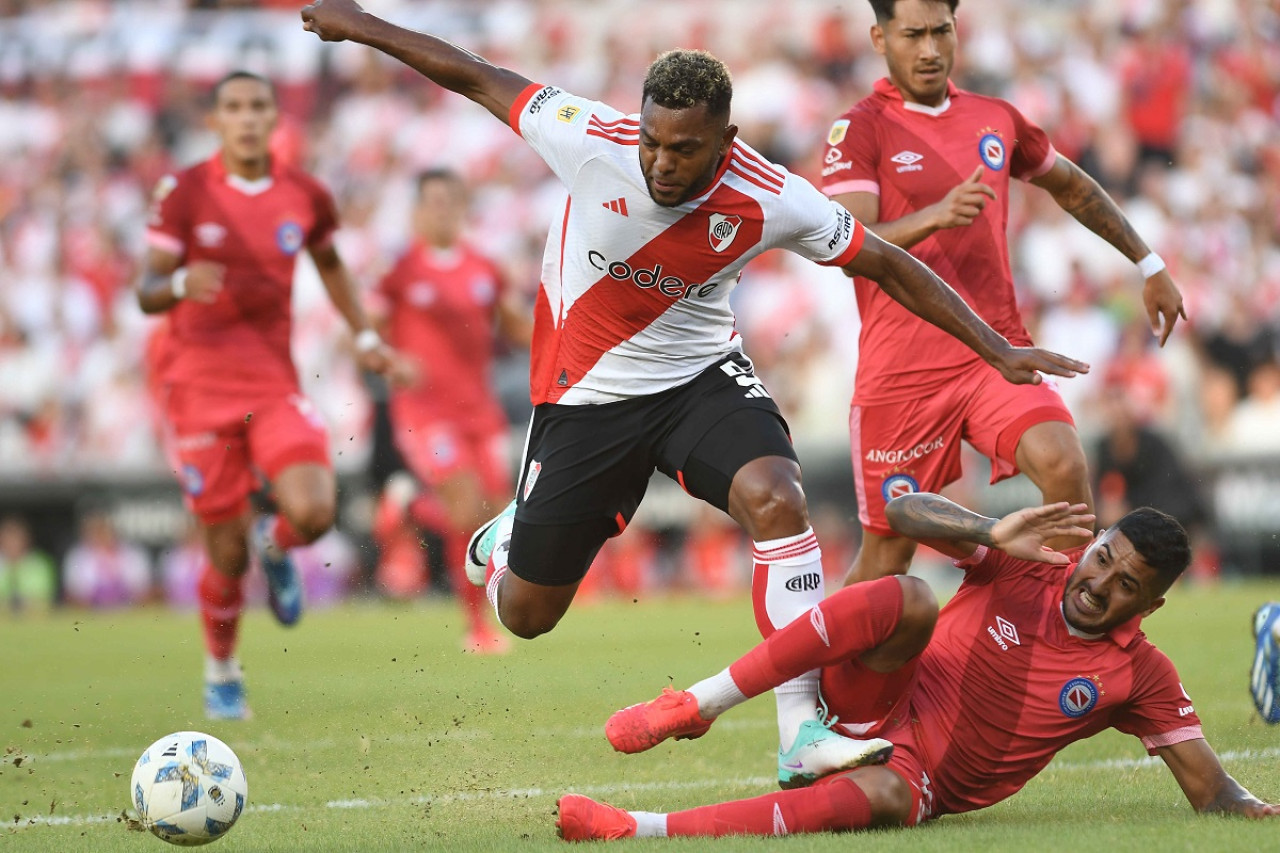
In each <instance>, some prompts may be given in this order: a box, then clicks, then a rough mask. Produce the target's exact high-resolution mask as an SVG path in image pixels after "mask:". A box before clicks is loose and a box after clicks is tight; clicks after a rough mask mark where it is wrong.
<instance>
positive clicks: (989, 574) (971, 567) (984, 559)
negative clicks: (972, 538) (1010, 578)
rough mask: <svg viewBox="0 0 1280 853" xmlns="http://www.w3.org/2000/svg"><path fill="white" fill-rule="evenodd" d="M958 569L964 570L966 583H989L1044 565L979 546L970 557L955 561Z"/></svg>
mask: <svg viewBox="0 0 1280 853" xmlns="http://www.w3.org/2000/svg"><path fill="white" fill-rule="evenodd" d="M952 563H953V564H954V565H955V567H956V568H957V569H963V570H964V577H965V583H988V582H990V581H992V580H995V579H996V578H997V577H1000V576H1001V575H1007V574H1022V573H1025V572H1027V571H1028V570H1031V569H1038V568H1039V567H1040V566H1041V565H1042V564H1040V563H1031V562H1028V561H1026V560H1020V559H1018V558H1017V557H1010V556H1009V555H1008V554H1006V553H1005V552H1003V551H1001V550H999V549H997V548H988V547H987V546H986V545H979V546H978V548H977V550H976V551H974V552H973V553H972V554H970V555H969V556H967V557H965V558H963V559H960V560H953V561H952Z"/></svg>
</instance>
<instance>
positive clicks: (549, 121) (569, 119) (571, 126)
mask: <svg viewBox="0 0 1280 853" xmlns="http://www.w3.org/2000/svg"><path fill="white" fill-rule="evenodd" d="M625 118H626V116H624V115H623V114H622V113H620V112H618V111H617V110H616V109H614V108H613V107H611V106H609V105H608V104H602V103H600V102H599V101H592V100H588V99H587V98H580V97H578V96H577V95H571V94H570V93H568V92H566V91H564V90H563V89H559V88H557V87H555V86H541V85H539V84H537V83H534V84H531V85H530V86H529V87H528V88H527V89H525V90H524V91H523V92H522V93H521V94H520V96H519V97H518V98H516V100H515V102H514V103H513V104H512V105H511V118H510V123H511V127H512V129H513V130H515V131H516V132H517V133H519V134H520V136H521V137H522V138H523V139H524V141H525V142H527V143H529V145H530V147H532V148H533V150H534V151H536V152H538V156H539V157H541V158H542V159H543V160H544V161H546V164H547V165H548V166H550V167H551V171H553V172H555V174H556V177H557V178H559V179H560V181H561V183H563V184H564V185H565V186H567V187H572V186H573V182H574V179H575V178H576V177H577V174H578V172H579V170H580V169H581V168H582V166H583V164H584V163H585V162H586V161H587V160H589V159H591V157H592V156H593V154H594V153H595V152H596V151H597V150H598V145H593V144H592V140H591V139H590V138H589V137H590V135H591V130H592V129H593V128H600V127H605V128H608V127H611V126H614V125H616V124H617V123H619V121H620V120H622V119H625ZM597 135H598V134H597ZM597 141H598V140H597Z"/></svg>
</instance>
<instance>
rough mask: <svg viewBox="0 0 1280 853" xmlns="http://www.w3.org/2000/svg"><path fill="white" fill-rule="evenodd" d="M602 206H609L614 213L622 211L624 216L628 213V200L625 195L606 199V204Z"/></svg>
mask: <svg viewBox="0 0 1280 853" xmlns="http://www.w3.org/2000/svg"><path fill="white" fill-rule="evenodd" d="M600 206H601V207H607V208H608V209H609V210H612V211H613V212H614V213H621V214H622V215H623V216H626V215H627V200H626V198H625V197H622V198H615V199H614V200H613V201H606V202H605V203H604V204H602V205H600Z"/></svg>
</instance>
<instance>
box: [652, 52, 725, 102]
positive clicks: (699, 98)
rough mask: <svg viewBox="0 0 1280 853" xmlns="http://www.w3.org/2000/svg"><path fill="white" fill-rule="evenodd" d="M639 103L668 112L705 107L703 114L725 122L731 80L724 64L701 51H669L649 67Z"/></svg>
mask: <svg viewBox="0 0 1280 853" xmlns="http://www.w3.org/2000/svg"><path fill="white" fill-rule="evenodd" d="M643 99H644V101H649V100H652V101H653V102H654V103H655V104H657V105H658V106H660V107H666V108H667V109H670V110H683V109H688V108H689V107H694V106H697V105H698V104H706V106H707V112H709V113H711V114H712V115H714V116H724V117H725V118H728V116H729V102H730V101H732V100H733V79H732V78H731V77H730V76H729V69H728V68H726V67H725V64H724V63H723V62H721V61H720V60H718V59H716V58H715V57H714V56H712V55H711V54H709V53H707V52H706V51H705V50H669V51H667V52H666V53H664V54H662V55H661V56H659V57H658V58H657V59H655V60H654V61H653V64H652V65H650V66H649V71H648V73H647V74H645V77H644V95H643Z"/></svg>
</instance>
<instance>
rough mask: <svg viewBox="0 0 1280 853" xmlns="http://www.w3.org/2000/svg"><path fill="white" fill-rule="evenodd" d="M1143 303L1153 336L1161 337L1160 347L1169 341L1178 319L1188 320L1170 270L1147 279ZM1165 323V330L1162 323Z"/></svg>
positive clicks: (1180, 294) (1162, 271) (1144, 286)
mask: <svg viewBox="0 0 1280 853" xmlns="http://www.w3.org/2000/svg"><path fill="white" fill-rule="evenodd" d="M1142 303H1143V304H1144V305H1145V306H1146V307H1147V319H1149V320H1150V321H1151V334H1153V335H1159V336H1160V346H1164V342H1165V341H1167V340H1169V335H1171V334H1172V333H1173V327H1174V326H1175V325H1176V324H1177V322H1178V318H1179V317H1181V318H1182V319H1184V320H1185V319H1187V309H1186V307H1185V306H1184V305H1183V304H1182V293H1181V292H1179V290H1178V286H1177V285H1176V284H1174V283H1173V278H1172V277H1171V276H1170V275H1169V271H1168V270H1160V272H1158V273H1156V274H1155V275H1153V276H1151V277H1150V278H1148V279H1147V283H1146V284H1144V285H1143V286H1142ZM1162 321H1163V328H1162V327H1161V322H1162Z"/></svg>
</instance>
